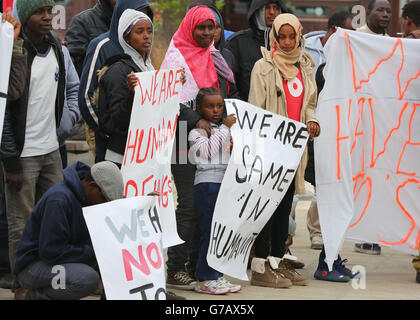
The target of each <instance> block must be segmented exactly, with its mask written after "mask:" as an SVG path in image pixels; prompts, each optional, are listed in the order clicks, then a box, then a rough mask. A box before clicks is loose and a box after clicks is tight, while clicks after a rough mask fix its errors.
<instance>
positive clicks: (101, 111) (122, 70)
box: [98, 54, 141, 155]
mask: <svg viewBox="0 0 420 320" xmlns="http://www.w3.org/2000/svg"><path fill="white" fill-rule="evenodd" d="M140 71H141V70H140V68H139V67H138V66H137V65H136V64H135V63H134V61H133V60H132V59H131V57H130V56H129V55H126V54H124V55H121V56H116V57H115V58H112V59H111V60H110V61H108V62H107V66H105V67H104V68H103V69H101V73H103V75H102V76H100V80H99V86H98V89H99V91H98V117H99V127H100V128H101V130H102V131H103V132H104V133H105V134H106V136H107V137H106V138H107V143H106V146H107V149H110V150H112V151H114V152H116V153H118V154H121V155H123V154H124V151H125V144H126V141H127V135H128V128H129V126H130V117H131V109H132V107H133V100H134V93H132V92H131V91H130V90H129V89H128V86H127V82H126V78H127V75H128V74H129V73H131V72H134V73H137V72H140Z"/></svg>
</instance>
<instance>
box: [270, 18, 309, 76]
mask: <svg viewBox="0 0 420 320" xmlns="http://www.w3.org/2000/svg"><path fill="white" fill-rule="evenodd" d="M285 24H289V25H291V26H292V27H293V29H295V31H296V45H295V47H294V49H293V51H291V52H289V53H287V52H284V51H282V50H281V49H280V45H279V43H278V42H277V40H276V37H275V36H274V30H276V32H277V34H278V32H279V30H280V28H281V27H282V26H283V25H285ZM302 29H303V28H302V25H301V23H300V22H299V19H298V18H297V17H296V16H295V15H293V14H290V13H283V14H280V15H278V16H277V18H276V19H275V20H274V22H273V27H272V28H271V31H270V48H271V50H270V53H271V58H272V60H273V62H274V65H275V66H276V67H277V68H278V69H279V70H280V73H281V75H282V76H283V78H284V79H286V80H292V79H294V78H295V77H296V76H297V74H298V73H299V68H298V67H296V65H295V64H296V62H298V61H299V60H300V59H301V57H302V55H303V53H304V47H305V38H304V37H303V36H302Z"/></svg>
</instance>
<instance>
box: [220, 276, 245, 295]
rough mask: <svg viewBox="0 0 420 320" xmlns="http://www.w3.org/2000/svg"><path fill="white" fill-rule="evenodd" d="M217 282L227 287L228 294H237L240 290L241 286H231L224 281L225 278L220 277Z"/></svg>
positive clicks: (227, 281) (231, 284) (226, 280)
mask: <svg viewBox="0 0 420 320" xmlns="http://www.w3.org/2000/svg"><path fill="white" fill-rule="evenodd" d="M219 281H221V282H222V283H223V284H224V285H225V286H226V287H228V288H229V292H231V293H234V292H239V291H241V290H242V286H241V285H240V284H233V283H231V282H230V281H229V280H228V279H226V278H225V277H220V278H219Z"/></svg>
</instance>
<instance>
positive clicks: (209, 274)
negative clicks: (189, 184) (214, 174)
mask: <svg viewBox="0 0 420 320" xmlns="http://www.w3.org/2000/svg"><path fill="white" fill-rule="evenodd" d="M220 185H221V184H220V183H199V184H197V185H195V186H194V197H195V204H196V207H197V212H198V219H199V223H200V248H199V251H198V261H197V267H196V271H195V277H196V278H197V279H198V280H200V281H205V280H217V279H218V278H220V277H221V276H222V275H223V274H221V273H220V272H219V271H217V270H214V269H213V268H211V267H210V266H209V265H208V263H207V251H208V249H209V243H210V233H211V222H212V219H213V212H214V207H215V206H216V200H217V195H218V194H219V190H220Z"/></svg>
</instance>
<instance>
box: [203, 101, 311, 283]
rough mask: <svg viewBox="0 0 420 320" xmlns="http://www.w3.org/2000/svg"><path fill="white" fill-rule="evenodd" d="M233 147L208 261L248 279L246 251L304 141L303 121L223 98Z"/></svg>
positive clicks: (277, 200) (287, 180)
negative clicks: (229, 116) (230, 119)
mask: <svg viewBox="0 0 420 320" xmlns="http://www.w3.org/2000/svg"><path fill="white" fill-rule="evenodd" d="M225 101H226V108H227V113H228V114H235V115H236V117H237V122H236V124H235V125H234V126H233V127H232V129H231V132H232V138H233V150H232V155H231V159H230V161H229V165H228V168H227V170H226V173H225V176H224V179H223V182H222V185H221V188H220V192H219V196H218V198H217V202H216V208H215V211H214V215H213V221H212V229H211V236H210V245H209V250H208V254H207V261H208V263H209V265H210V266H211V267H212V268H214V269H216V270H218V271H219V272H222V273H224V274H227V275H230V276H232V277H235V278H238V279H242V280H248V277H247V273H246V271H247V263H248V258H249V252H250V250H251V247H252V244H253V243H254V241H255V239H256V237H257V235H258V234H259V232H260V231H261V230H262V229H263V227H264V225H265V224H266V223H267V221H268V220H269V219H270V217H271V215H272V214H273V213H274V211H275V209H276V208H277V206H278V205H279V204H280V202H281V200H282V199H283V197H284V195H285V194H286V192H287V189H288V188H289V185H290V183H291V182H292V181H293V177H294V176H295V173H296V170H297V167H298V165H299V162H300V159H301V157H302V155H303V151H304V150H305V146H306V143H307V141H308V131H307V129H306V126H305V125H304V124H303V123H300V122H296V121H293V120H291V119H288V118H285V117H282V116H279V115H276V114H274V113H271V112H269V111H266V110H263V109H261V108H258V107H255V106H253V105H251V104H249V103H246V102H243V101H239V100H235V99H228V100H225Z"/></svg>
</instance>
